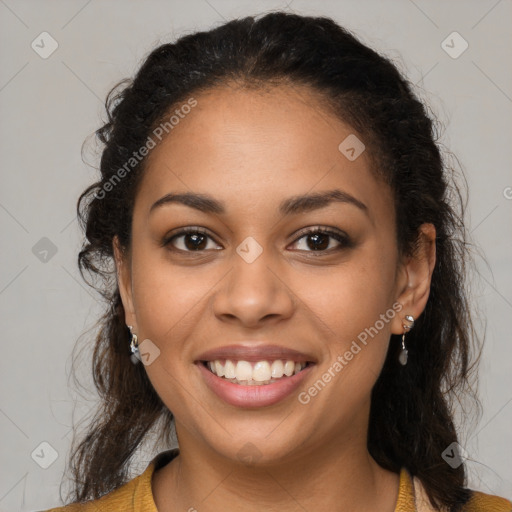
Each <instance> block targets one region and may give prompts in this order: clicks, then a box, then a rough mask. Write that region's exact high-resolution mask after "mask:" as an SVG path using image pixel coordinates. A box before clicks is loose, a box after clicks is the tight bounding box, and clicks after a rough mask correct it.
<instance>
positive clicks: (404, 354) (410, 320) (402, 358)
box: [398, 315, 414, 366]
mask: <svg viewBox="0 0 512 512" xmlns="http://www.w3.org/2000/svg"><path fill="white" fill-rule="evenodd" d="M405 321H406V322H407V323H403V322H402V327H403V328H404V332H403V334H402V349H401V350H400V354H398V361H399V363H400V364H401V365H402V366H405V365H406V364H407V358H408V354H409V352H408V350H407V349H406V348H405V334H406V333H408V332H409V331H410V330H411V329H412V328H413V327H414V317H413V316H412V315H405Z"/></svg>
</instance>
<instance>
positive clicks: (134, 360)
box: [127, 325, 140, 364]
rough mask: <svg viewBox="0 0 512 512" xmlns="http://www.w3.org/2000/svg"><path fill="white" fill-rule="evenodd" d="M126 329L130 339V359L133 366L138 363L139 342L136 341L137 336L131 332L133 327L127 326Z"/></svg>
mask: <svg viewBox="0 0 512 512" xmlns="http://www.w3.org/2000/svg"><path fill="white" fill-rule="evenodd" d="M127 327H128V329H130V334H131V339H130V351H131V353H132V355H131V356H130V359H131V360H132V363H133V364H137V363H139V362H140V354H139V342H138V341H137V335H136V334H134V333H133V332H132V329H133V327H132V326H131V325H127Z"/></svg>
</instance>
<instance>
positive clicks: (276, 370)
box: [270, 359, 284, 379]
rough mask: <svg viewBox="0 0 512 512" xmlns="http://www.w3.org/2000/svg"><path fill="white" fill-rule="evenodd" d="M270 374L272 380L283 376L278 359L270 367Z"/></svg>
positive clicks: (281, 366) (282, 368)
mask: <svg viewBox="0 0 512 512" xmlns="http://www.w3.org/2000/svg"><path fill="white" fill-rule="evenodd" d="M270 373H271V375H272V377H273V378H274V379H280V378H281V377H282V376H283V375H284V365H283V361H281V360H279V359H278V360H277V361H274V362H273V363H272V366H271V367H270Z"/></svg>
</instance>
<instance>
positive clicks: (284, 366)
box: [201, 359, 313, 386]
mask: <svg viewBox="0 0 512 512" xmlns="http://www.w3.org/2000/svg"><path fill="white" fill-rule="evenodd" d="M201 363H202V364H203V366H205V368H207V369H208V370H209V371H210V372H211V373H213V374H214V375H216V376H217V377H220V378H222V379H223V380H226V381H228V382H232V383H233V384H239V385H242V386H262V385H265V384H272V383H274V382H279V381H280V380H283V379H287V378H288V377H292V376H293V375H297V374H298V373H299V372H301V371H302V370H304V369H305V368H306V367H308V366H310V365H311V364H313V363H311V362H303V361H301V362H297V361H293V360H291V359H288V360H283V359H276V360H273V361H266V360H263V361H256V362H252V361H244V360H232V359H226V360H220V359H216V360H214V361H201Z"/></svg>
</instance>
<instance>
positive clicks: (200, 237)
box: [162, 228, 218, 252]
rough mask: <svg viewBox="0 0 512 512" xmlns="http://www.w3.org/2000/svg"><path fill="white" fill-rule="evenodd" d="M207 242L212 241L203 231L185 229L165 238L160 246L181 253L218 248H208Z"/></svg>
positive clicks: (214, 246) (214, 245)
mask: <svg viewBox="0 0 512 512" xmlns="http://www.w3.org/2000/svg"><path fill="white" fill-rule="evenodd" d="M209 240H211V241H213V239H212V238H211V237H210V236H209V235H208V234H207V233H206V232H205V231H203V230H201V229H198V228H187V229H184V230H181V231H180V232H178V233H176V234H174V235H172V236H171V237H167V238H166V239H165V240H164V241H163V243H162V246H171V249H172V250H176V251H183V252H202V251H205V250H209V249H216V248H217V247H218V246H217V245H216V244H213V247H208V242H209Z"/></svg>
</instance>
